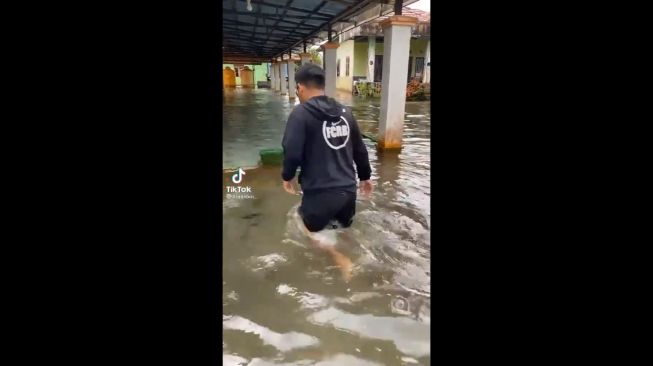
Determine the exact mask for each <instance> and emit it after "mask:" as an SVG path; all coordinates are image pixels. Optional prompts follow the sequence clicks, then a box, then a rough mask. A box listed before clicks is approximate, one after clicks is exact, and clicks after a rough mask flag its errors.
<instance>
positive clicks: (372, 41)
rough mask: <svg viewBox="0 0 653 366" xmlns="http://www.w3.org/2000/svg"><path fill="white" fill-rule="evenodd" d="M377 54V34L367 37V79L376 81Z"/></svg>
mask: <svg viewBox="0 0 653 366" xmlns="http://www.w3.org/2000/svg"><path fill="white" fill-rule="evenodd" d="M375 56H376V36H369V37H367V81H374V58H375Z"/></svg>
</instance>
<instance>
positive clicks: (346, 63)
mask: <svg viewBox="0 0 653 366" xmlns="http://www.w3.org/2000/svg"><path fill="white" fill-rule="evenodd" d="M345 76H349V56H347V61H346V62H345Z"/></svg>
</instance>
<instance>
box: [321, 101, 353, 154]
mask: <svg viewBox="0 0 653 366" xmlns="http://www.w3.org/2000/svg"><path fill="white" fill-rule="evenodd" d="M342 111H343V112H344V111H345V110H344V109H343V110H342ZM343 122H344V123H343ZM322 136H324V141H326V143H327V145H329V147H330V148H332V149H334V150H338V149H342V148H343V147H345V146H346V145H347V141H349V122H347V120H346V119H345V117H343V116H340V120H338V121H335V122H331V123H330V125H327V121H324V123H323V124H322ZM343 140H344V142H343Z"/></svg>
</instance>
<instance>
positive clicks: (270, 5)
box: [252, 0, 352, 19]
mask: <svg viewBox="0 0 653 366" xmlns="http://www.w3.org/2000/svg"><path fill="white" fill-rule="evenodd" d="M330 1H333V0H330ZM252 4H259V5H265V6H269V7H271V8H277V9H287V10H292V11H299V12H302V13H306V14H311V13H312V12H311V10H306V9H302V8H295V7H292V6H289V5H286V6H283V5H277V4H270V3H267V2H265V1H261V0H252ZM288 4H290V3H288ZM346 4H347V5H352V4H350V3H346ZM315 14H316V15H320V16H324V17H327V18H329V19H330V18H331V17H333V15H332V14H326V13H320V12H319V11H318V12H316V13H315Z"/></svg>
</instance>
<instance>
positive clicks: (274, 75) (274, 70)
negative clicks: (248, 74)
mask: <svg viewBox="0 0 653 366" xmlns="http://www.w3.org/2000/svg"><path fill="white" fill-rule="evenodd" d="M277 65H278V64H277V60H274V62H273V63H272V90H274V91H277V90H279V89H278V88H277V85H278V83H277V80H279V75H277Z"/></svg>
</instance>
